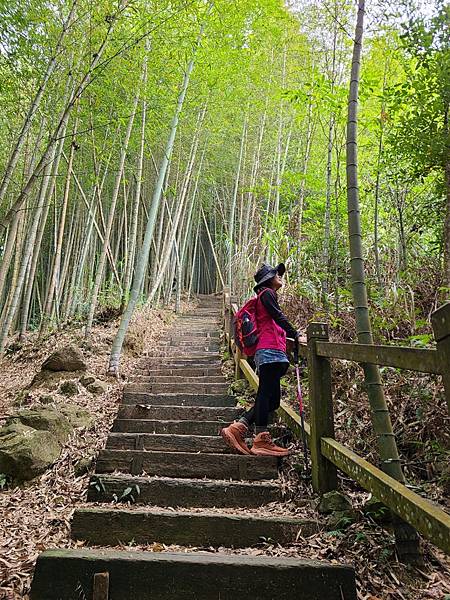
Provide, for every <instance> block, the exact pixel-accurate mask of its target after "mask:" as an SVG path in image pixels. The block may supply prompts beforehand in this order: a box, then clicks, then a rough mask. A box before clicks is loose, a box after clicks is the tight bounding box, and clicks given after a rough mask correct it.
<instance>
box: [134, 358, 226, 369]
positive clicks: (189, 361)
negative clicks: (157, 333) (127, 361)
mask: <svg viewBox="0 0 450 600" xmlns="http://www.w3.org/2000/svg"><path fill="white" fill-rule="evenodd" d="M136 366H137V367H140V368H147V369H149V368H155V366H157V367H159V366H161V367H168V368H178V367H208V368H218V369H220V368H221V366H222V363H221V361H220V360H219V359H218V358H217V357H216V356H201V357H199V356H190V357H186V356H185V357H179V358H170V359H169V358H166V359H165V360H163V359H162V358H160V357H157V356H148V357H146V358H141V359H140V360H139V361H138V362H137V363H136Z"/></svg>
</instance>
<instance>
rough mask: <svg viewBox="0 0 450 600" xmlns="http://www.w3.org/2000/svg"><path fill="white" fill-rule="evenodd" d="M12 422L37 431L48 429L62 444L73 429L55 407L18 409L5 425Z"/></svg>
mask: <svg viewBox="0 0 450 600" xmlns="http://www.w3.org/2000/svg"><path fill="white" fill-rule="evenodd" d="M12 423H20V424H22V425H26V426H27V427H32V428H33V429H37V430H39V431H48V432H50V433H51V434H53V435H54V436H55V438H56V440H57V441H58V442H59V443H60V444H64V442H65V441H66V440H67V438H68V437H69V434H70V433H71V431H72V430H73V427H72V425H71V424H70V422H69V420H68V419H67V417H65V416H64V415H63V414H62V413H61V412H59V411H58V410H56V409H55V408H50V407H48V406H38V407H34V408H31V409H22V410H19V411H18V412H17V413H16V414H15V415H13V416H12V417H10V418H9V419H8V422H7V425H8V424H12Z"/></svg>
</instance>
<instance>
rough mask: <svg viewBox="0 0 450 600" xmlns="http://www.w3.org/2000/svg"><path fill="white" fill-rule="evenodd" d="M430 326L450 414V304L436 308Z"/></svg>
mask: <svg viewBox="0 0 450 600" xmlns="http://www.w3.org/2000/svg"><path fill="white" fill-rule="evenodd" d="M431 324H432V326H433V332H434V338H435V340H436V350H437V352H438V358H439V362H440V365H441V373H442V380H443V382H444V389H445V397H446V399H447V407H448V411H449V413H450V302H447V303H446V304H444V306H441V307H440V308H438V309H437V310H436V311H435V312H434V313H433V314H432V315H431Z"/></svg>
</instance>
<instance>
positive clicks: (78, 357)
mask: <svg viewBox="0 0 450 600" xmlns="http://www.w3.org/2000/svg"><path fill="white" fill-rule="evenodd" d="M86 368H87V366H86V363H85V362H84V358H83V354H82V353H81V351H80V350H79V349H78V348H77V347H76V346H65V347H63V348H60V349H59V350H56V352H53V354H51V355H50V356H49V357H48V358H47V360H46V361H45V362H44V364H43V365H42V370H43V371H85V370H86Z"/></svg>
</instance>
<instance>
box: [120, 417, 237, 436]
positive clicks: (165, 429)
mask: <svg viewBox="0 0 450 600" xmlns="http://www.w3.org/2000/svg"><path fill="white" fill-rule="evenodd" d="M227 425H229V422H225V421H222V422H220V421H184V420H183V421H174V420H166V421H158V420H155V419H116V420H115V421H114V423H113V427H112V431H113V432H122V433H171V434H173V435H219V433H220V430H221V429H222V427H226V426H227Z"/></svg>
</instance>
